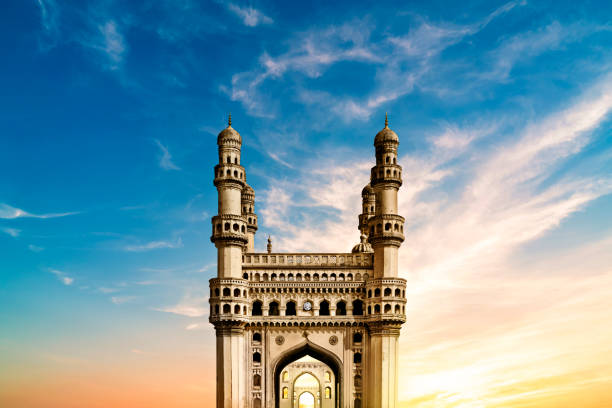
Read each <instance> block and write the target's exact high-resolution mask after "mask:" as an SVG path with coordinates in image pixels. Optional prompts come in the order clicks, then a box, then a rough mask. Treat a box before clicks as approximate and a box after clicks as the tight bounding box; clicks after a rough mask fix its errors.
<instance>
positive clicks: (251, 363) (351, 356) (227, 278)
mask: <svg viewBox="0 0 612 408" xmlns="http://www.w3.org/2000/svg"><path fill="white" fill-rule="evenodd" d="M217 144H218V145H219V164H218V165H217V166H215V179H214V184H215V186H216V187H217V190H218V194H219V209H218V215H216V216H214V217H213V218H212V236H211V240H212V241H213V242H214V243H215V246H216V247H217V253H218V259H217V277H216V278H214V279H211V280H210V322H211V323H212V324H213V325H214V326H215V330H216V336H217V407H218V408H243V407H245V408H260V407H266V408H271V407H276V408H300V407H302V408H311V407H312V408H361V407H368V408H383V407H384V408H396V406H397V384H398V377H397V342H398V337H399V330H400V327H401V325H402V324H403V323H404V322H405V320H406V317H405V303H406V299H405V289H406V281H405V280H404V279H402V278H399V277H398V270H397V252H398V249H399V247H400V245H401V243H402V242H403V240H404V235H403V232H404V218H403V217H401V216H400V215H398V214H397V191H398V189H399V187H400V186H401V184H402V177H401V172H402V168H401V167H400V166H399V165H397V164H396V163H397V146H398V144H399V139H398V137H397V135H396V134H395V132H393V131H392V130H391V129H389V127H388V123H387V121H386V120H385V127H384V129H382V130H381V131H380V132H378V134H377V135H376V138H375V140H374V145H375V147H376V165H375V166H374V167H373V168H372V171H371V176H370V182H369V183H368V184H367V185H366V186H365V187H364V189H363V191H362V213H361V214H360V215H359V232H360V234H361V241H360V243H358V244H357V245H355V246H354V247H353V250H352V252H348V253H283V252H273V251H272V244H271V241H270V239H268V248H267V252H255V250H254V237H255V232H256V231H257V228H258V224H257V215H256V214H255V210H254V208H255V193H254V191H253V189H252V188H251V187H250V186H249V185H248V184H247V183H246V171H245V168H244V167H242V166H241V165H240V148H241V144H242V137H241V136H240V134H239V133H238V132H237V131H236V130H234V129H233V128H232V127H231V118H230V122H229V125H228V127H227V128H226V129H224V130H223V131H222V132H221V133H219V136H218V138H217Z"/></svg>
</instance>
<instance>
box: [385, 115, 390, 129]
mask: <svg viewBox="0 0 612 408" xmlns="http://www.w3.org/2000/svg"><path fill="white" fill-rule="evenodd" d="M385 127H386V128H388V127H389V119H388V118H387V112H385Z"/></svg>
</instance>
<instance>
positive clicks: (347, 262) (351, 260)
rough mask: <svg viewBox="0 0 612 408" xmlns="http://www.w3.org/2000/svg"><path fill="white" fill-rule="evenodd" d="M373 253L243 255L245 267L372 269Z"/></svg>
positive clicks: (243, 265)
mask: <svg viewBox="0 0 612 408" xmlns="http://www.w3.org/2000/svg"><path fill="white" fill-rule="evenodd" d="M373 261H374V255H373V254H363V253H361V254H352V253H320V254H299V253H271V254H263V253H259V254H258V253H249V254H244V255H243V256H242V267H243V268H258V269H259V268H283V269H284V268H300V269H303V268H325V269H333V268H351V269H354V268H363V269H372V265H373Z"/></svg>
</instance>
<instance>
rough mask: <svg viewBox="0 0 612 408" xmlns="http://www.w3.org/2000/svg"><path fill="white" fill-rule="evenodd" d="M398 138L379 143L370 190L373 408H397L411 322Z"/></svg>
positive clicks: (386, 132) (369, 379)
mask: <svg viewBox="0 0 612 408" xmlns="http://www.w3.org/2000/svg"><path fill="white" fill-rule="evenodd" d="M398 145H399V138H398V137H397V134H396V133H395V132H394V131H392V130H391V129H389V121H388V120H387V117H386V115H385V127H384V128H383V129H382V130H381V131H380V132H378V134H377V135H376V138H375V139H374V146H375V147H376V165H375V166H374V167H373V168H372V171H371V177H370V186H371V187H372V189H373V190H374V195H375V208H374V210H375V212H374V216H371V217H369V219H368V221H367V222H368V230H369V231H368V232H369V234H368V241H369V242H370V243H371V244H372V247H373V248H374V277H373V279H368V281H367V282H366V289H367V293H368V297H367V301H366V303H367V305H368V306H367V307H368V329H369V335H370V347H369V350H368V356H366V364H367V372H366V383H367V384H368V393H367V396H366V398H367V404H366V406H367V407H368V408H396V407H397V386H398V380H399V378H398V365H397V364H398V357H399V355H398V339H399V334H400V328H401V325H402V324H403V323H404V322H405V320H406V318H405V315H404V312H403V305H405V302H406V301H405V297H404V295H403V293H404V290H403V289H404V288H405V287H406V281H405V280H404V279H402V278H399V277H398V249H399V247H400V245H401V244H402V242H403V241H404V218H403V217H401V216H399V215H398V214H397V193H398V190H399V188H400V186H401V185H402V168H401V167H400V166H399V165H398V164H397V147H398Z"/></svg>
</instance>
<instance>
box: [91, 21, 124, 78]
mask: <svg viewBox="0 0 612 408" xmlns="http://www.w3.org/2000/svg"><path fill="white" fill-rule="evenodd" d="M98 29H99V30H100V33H101V34H102V42H101V43H100V44H99V46H98V49H100V50H101V51H103V52H104V53H105V54H106V56H107V58H108V61H109V66H110V68H111V69H113V70H114V69H117V68H118V67H119V66H120V64H121V63H122V62H123V56H124V53H125V51H126V46H125V39H124V38H123V35H122V34H121V33H120V32H119V30H118V28H117V23H116V22H115V21H113V20H109V21H107V22H106V23H104V25H101V26H99V27H98Z"/></svg>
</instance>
